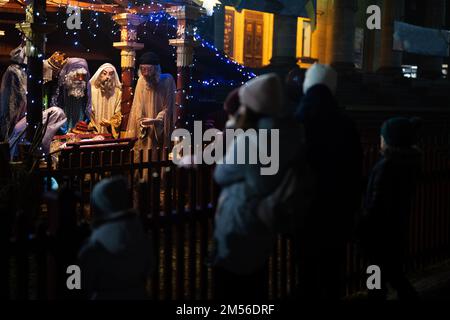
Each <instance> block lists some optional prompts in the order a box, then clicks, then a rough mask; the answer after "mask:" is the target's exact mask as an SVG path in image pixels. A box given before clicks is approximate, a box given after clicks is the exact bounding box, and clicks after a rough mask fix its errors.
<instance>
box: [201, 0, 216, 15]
mask: <svg viewBox="0 0 450 320" xmlns="http://www.w3.org/2000/svg"><path fill="white" fill-rule="evenodd" d="M219 2H220V1H219V0H203V4H202V6H203V8H205V10H206V14H207V15H208V16H212V14H213V13H214V7H215V5H216V4H218V3H219Z"/></svg>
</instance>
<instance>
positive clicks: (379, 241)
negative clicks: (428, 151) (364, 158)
mask: <svg viewBox="0 0 450 320" xmlns="http://www.w3.org/2000/svg"><path fill="white" fill-rule="evenodd" d="M416 129H417V125H416V123H415V120H409V119H407V118H392V119H389V120H388V121H386V122H385V123H384V124H383V126H382V128H381V154H382V157H381V159H380V160H379V161H378V163H377V164H376V165H375V167H374V168H373V170H372V173H371V175H370V179H369V184H368V187H367V194H366V199H365V205H364V207H365V210H364V216H363V217H362V222H361V226H360V235H359V237H360V241H361V242H362V246H363V249H364V251H365V253H366V255H367V256H368V258H369V259H370V262H371V263H373V264H375V265H378V266H379V267H380V269H381V281H382V288H381V290H370V291H369V297H370V298H374V299H386V294H387V288H386V284H387V283H389V284H390V285H391V286H392V287H393V288H394V289H396V290H397V292H398V297H399V299H412V298H416V297H417V294H416V292H415V290H414V288H413V287H412V285H411V284H410V283H409V281H408V279H407V278H406V276H405V274H404V272H403V264H404V260H405V254H406V250H407V248H408V247H407V243H408V242H407V240H408V226H409V217H410V211H411V200H412V198H413V196H414V193H415V184H416V177H417V174H418V173H419V172H420V160H421V153H420V151H419V150H418V149H417V147H415V144H416V140H417V135H416Z"/></svg>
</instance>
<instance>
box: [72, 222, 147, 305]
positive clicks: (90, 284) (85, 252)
mask: <svg viewBox="0 0 450 320" xmlns="http://www.w3.org/2000/svg"><path fill="white" fill-rule="evenodd" d="M152 251H153V250H152V242H151V239H149V238H148V237H147V235H146V234H145V233H144V230H143V228H142V225H141V223H140V220H139V218H138V217H125V218H122V219H118V220H114V221H109V222H106V223H104V224H102V225H100V226H98V227H96V228H95V229H94V231H93V232H92V234H91V236H90V238H89V240H88V241H87V243H86V244H85V245H84V246H83V248H82V249H81V251H80V253H79V262H80V268H81V272H82V277H81V279H82V289H83V290H85V292H86V294H87V295H88V297H89V298H90V299H95V300H97V299H99V300H103V299H106V300H115V299H120V300H125V299H126V300H128V299H132V300H141V299H146V291H145V285H146V280H147V277H148V276H149V275H150V273H151V272H152V269H153V265H152V262H153V261H152V260H153V252H152Z"/></svg>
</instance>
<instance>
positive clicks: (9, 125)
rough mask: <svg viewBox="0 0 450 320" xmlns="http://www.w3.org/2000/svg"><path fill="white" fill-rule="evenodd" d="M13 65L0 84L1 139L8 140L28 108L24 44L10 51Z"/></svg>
mask: <svg viewBox="0 0 450 320" xmlns="http://www.w3.org/2000/svg"><path fill="white" fill-rule="evenodd" d="M10 56H11V65H10V66H9V67H8V68H7V69H6V71H5V73H4V74H3V77H2V81H1V85H0V140H1V141H4V140H7V139H8V138H9V136H10V134H11V133H12V131H13V130H14V126H15V125H16V123H17V122H18V121H19V120H20V119H21V118H23V117H24V116H25V115H26V111H27V110H26V109H27V95H26V92H27V70H26V68H27V56H26V55H25V45H24V44H22V45H20V46H19V47H17V48H15V49H14V50H12V51H11V53H10Z"/></svg>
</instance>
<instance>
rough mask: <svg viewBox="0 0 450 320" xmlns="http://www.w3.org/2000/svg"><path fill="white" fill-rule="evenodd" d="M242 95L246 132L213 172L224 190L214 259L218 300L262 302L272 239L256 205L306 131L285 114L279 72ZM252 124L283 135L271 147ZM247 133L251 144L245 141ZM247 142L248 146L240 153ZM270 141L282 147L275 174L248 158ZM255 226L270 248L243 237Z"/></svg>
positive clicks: (241, 122) (240, 125) (241, 124)
mask: <svg viewBox="0 0 450 320" xmlns="http://www.w3.org/2000/svg"><path fill="white" fill-rule="evenodd" d="M238 97H239V101H240V107H239V111H237V113H238V114H237V119H236V124H235V126H234V127H235V128H236V129H242V130H243V131H246V132H245V133H244V132H241V133H238V131H237V132H236V136H237V137H236V139H235V141H234V142H233V143H231V145H230V147H229V148H228V150H227V152H226V155H225V161H224V163H222V164H217V166H216V169H215V171H214V179H215V181H216V182H217V183H218V185H219V186H220V187H221V189H222V191H221V194H220V198H219V204H218V206H217V211H216V216H215V229H214V243H215V248H214V250H213V254H212V264H213V266H214V268H215V274H216V276H215V279H216V281H217V283H216V286H215V287H216V298H217V299H219V300H222V299H230V298H235V299H242V300H248V299H256V300H259V301H260V300H261V299H267V283H268V282H267V279H266V276H267V273H266V272H267V270H266V266H267V261H268V257H269V255H270V253H271V249H272V245H273V242H272V240H273V238H272V234H271V231H270V230H269V229H268V228H267V227H266V225H265V224H264V223H263V222H262V220H261V219H259V218H258V217H257V215H256V213H255V212H256V207H257V205H258V203H259V201H260V199H262V198H264V197H265V196H267V195H269V194H270V193H272V192H273V191H274V190H275V189H276V188H277V186H278V185H279V184H280V183H281V181H282V179H283V176H284V173H285V172H286V171H287V170H288V168H289V166H290V164H291V163H292V162H293V161H294V159H295V158H296V157H297V156H298V154H299V153H300V144H299V143H298V137H299V136H300V135H301V132H302V130H301V127H300V125H299V124H298V123H296V121H295V120H294V119H293V117H292V116H291V117H282V115H284V114H285V110H284V108H285V106H286V105H285V104H284V101H283V89H282V84H281V80H280V79H279V77H278V76H277V75H275V74H273V73H271V74H266V75H262V76H259V77H256V78H254V79H252V80H250V81H248V82H247V83H246V84H244V85H243V86H242V87H241V88H240V89H239V92H238ZM247 129H250V130H248V131H247ZM251 129H253V130H259V129H266V130H267V133H269V134H270V132H271V130H273V129H278V130H279V131H278V132H279V139H278V141H270V142H269V143H267V145H266V146H262V145H258V139H259V138H258V137H257V135H258V134H257V133H256V134H253V133H251V131H252V130H251ZM247 138H248V144H246V142H245V141H246V140H247ZM261 140H262V139H261ZM261 140H260V141H261ZM268 140H269V139H268ZM268 140H267V141H268ZM242 142H243V143H244V145H245V147H244V148H245V149H244V150H240V152H239V151H238V150H239V148H240V147H239V146H240V145H242ZM271 144H278V147H279V149H278V150H279V152H272V155H273V153H275V154H276V155H274V156H276V157H278V159H277V160H278V168H277V169H278V170H276V172H274V174H271V175H263V174H261V168H262V167H264V165H262V164H261V163H260V162H257V163H256V164H252V163H249V159H250V155H251V153H252V152H255V153H256V152H258V151H257V150H258V149H256V148H259V151H261V148H262V147H265V148H268V149H269V150H272V148H271ZM257 145H258V146H257ZM238 154H245V156H246V159H247V160H246V161H247V162H246V163H245V164H237V163H236V162H233V160H235V159H236V157H237V156H238ZM272 160H273V161H274V159H273V158H272ZM250 229H251V230H250ZM255 230H259V231H258V232H256V233H257V234H260V235H261V237H260V238H258V243H259V245H260V246H262V247H264V248H267V249H268V250H264V252H262V251H261V250H255V249H257V248H255V247H253V245H254V242H252V243H250V242H248V241H246V240H245V239H246V237H245V236H244V237H241V236H240V235H241V234H242V235H246V234H253V231H255ZM230 231H231V232H230ZM243 239H244V240H243Z"/></svg>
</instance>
